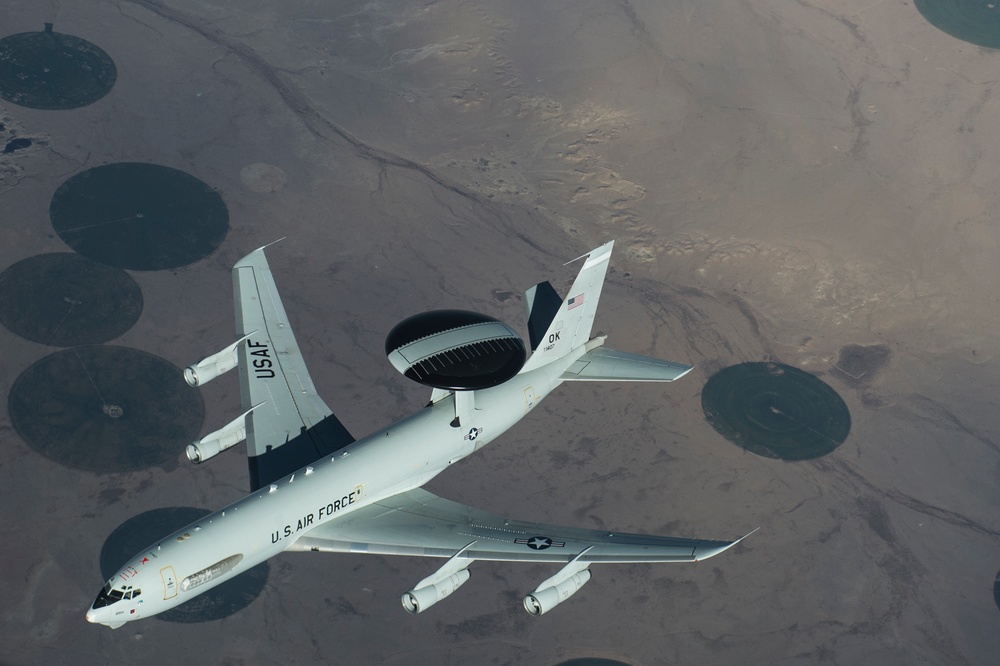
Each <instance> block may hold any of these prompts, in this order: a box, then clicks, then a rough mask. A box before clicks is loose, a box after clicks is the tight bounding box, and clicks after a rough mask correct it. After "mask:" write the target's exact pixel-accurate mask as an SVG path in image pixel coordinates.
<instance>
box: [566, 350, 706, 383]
mask: <svg viewBox="0 0 1000 666" xmlns="http://www.w3.org/2000/svg"><path fill="white" fill-rule="evenodd" d="M693 368H694V366H692V365H684V364H683V363H674V362H673V361H661V360H660V359H658V358H650V357H649V356H639V355H638V354H629V353H627V352H621V351H617V350H614V349H607V348H606V347H597V348H596V349H591V350H590V351H589V352H587V353H586V354H584V355H583V356H581V357H580V358H579V359H578V360H577V361H576V362H575V363H573V365H571V366H569V368H567V370H566V372H564V373H563V374H562V376H561V377H560V378H559V379H561V380H563V381H578V382H672V381H674V380H675V379H680V378H681V377H683V376H684V375H686V374H687V373H689V372H691V370H692V369H693Z"/></svg>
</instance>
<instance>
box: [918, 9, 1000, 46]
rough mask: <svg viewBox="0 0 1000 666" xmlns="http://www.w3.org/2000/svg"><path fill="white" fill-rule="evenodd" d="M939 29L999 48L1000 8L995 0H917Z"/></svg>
mask: <svg viewBox="0 0 1000 666" xmlns="http://www.w3.org/2000/svg"><path fill="white" fill-rule="evenodd" d="M913 4H914V5H915V6H916V8H917V11H919V12H920V13H921V14H923V16H924V18H925V19H927V22H928V23H930V24H931V25H933V26H934V27H935V28H937V29H938V30H941V31H943V32H946V33H948V34H949V35H951V36H952V37H955V38H956V39H960V40H962V41H963V42H969V43H970V44H975V45H977V46H985V47H986V48H988V49H1000V7H998V6H997V3H996V2H994V1H993V0H914V2H913Z"/></svg>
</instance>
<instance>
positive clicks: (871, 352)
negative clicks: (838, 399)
mask: <svg viewBox="0 0 1000 666" xmlns="http://www.w3.org/2000/svg"><path fill="white" fill-rule="evenodd" d="M891 356H892V351H891V350H890V349H889V348H888V347H886V346H885V345H870V346H868V347H862V346H861V345H844V346H843V347H841V348H840V357H839V358H838V359H837V363H836V365H834V366H833V374H834V376H836V377H839V378H840V379H841V380H842V381H843V382H844V383H845V384H847V385H848V386H851V387H854V388H857V387H859V386H865V385H867V384H870V383H871V382H872V380H873V379H875V377H876V376H877V375H878V373H879V371H881V370H882V368H884V367H885V365H886V364H887V363H888V362H889V357H891Z"/></svg>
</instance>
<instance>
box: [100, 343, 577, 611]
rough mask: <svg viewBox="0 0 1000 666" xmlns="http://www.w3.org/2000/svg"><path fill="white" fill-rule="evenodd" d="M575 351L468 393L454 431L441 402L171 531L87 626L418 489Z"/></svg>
mask: <svg viewBox="0 0 1000 666" xmlns="http://www.w3.org/2000/svg"><path fill="white" fill-rule="evenodd" d="M583 351H584V350H583V348H580V349H579V350H578V352H575V353H571V354H569V355H567V356H565V357H563V358H561V359H559V360H558V361H556V362H553V363H550V364H548V365H545V366H542V367H541V368H538V369H536V370H532V371H530V372H525V373H522V374H520V375H517V376H515V377H514V378H512V379H511V380H509V381H507V382H505V383H504V384H501V385H500V386H496V387H493V388H490V389H485V390H481V391H476V392H475V395H474V400H475V409H474V411H473V412H472V413H471V416H470V415H469V414H466V415H465V416H463V418H462V423H461V426H459V427H452V425H451V422H452V420H453V419H454V418H455V409H456V407H455V398H454V397H453V396H449V397H447V398H445V399H442V400H440V401H438V402H436V403H434V404H433V405H430V406H428V407H426V408H424V409H422V410H421V411H419V412H417V413H416V414H414V415H412V416H410V417H408V418H405V419H403V420H401V421H398V422H397V423H394V424H393V425H391V426H389V427H388V428H384V429H382V430H378V431H376V432H375V433H373V434H371V435H369V436H368V437H365V438H364V439H362V440H359V441H357V442H355V443H353V444H351V445H350V446H348V447H346V448H344V449H342V450H340V451H337V452H336V453H335V454H333V455H331V456H329V457H325V458H322V459H320V460H317V461H316V462H315V463H313V464H312V465H309V466H307V467H305V468H303V469H300V470H299V471H297V472H295V473H294V474H291V475H289V476H287V477H285V478H283V479H281V480H279V481H277V482H275V483H273V484H271V485H270V486H267V487H263V488H261V489H260V490H257V491H256V492H254V493H252V494H250V495H248V496H246V497H244V498H243V499H241V500H239V501H237V502H235V503H233V504H230V505H229V506H227V507H225V508H223V509H221V510H219V511H216V512H215V513H213V514H210V515H208V516H205V517H204V518H202V519H201V520H198V521H197V522H195V523H192V524H191V525H188V526H187V527H185V528H183V529H181V530H178V531H177V532H175V533H174V534H172V535H170V536H168V537H166V538H164V539H163V540H161V541H160V542H158V543H155V544H153V545H152V546H150V547H149V548H146V549H144V550H143V551H142V552H140V553H139V554H137V555H136V556H135V557H134V558H132V560H130V561H129V562H128V563H127V564H126V565H125V566H124V567H122V569H121V570H119V571H118V573H117V574H115V576H114V577H113V578H112V579H111V581H109V585H111V586H113V587H114V588H119V587H122V588H125V589H127V592H126V598H122V599H120V600H114V601H112V602H110V603H106V604H105V605H102V606H100V607H97V606H99V603H98V602H95V607H94V608H91V610H90V611H89V612H88V613H87V619H88V620H90V621H91V622H97V623H101V624H107V625H109V626H120V625H121V624H122V623H124V622H127V621H130V620H136V619H140V618H143V617H149V616H151V615H156V614H157V613H162V612H163V611H165V610H169V609H170V608H173V607H175V606H177V605H179V604H182V603H184V602H185V601H189V600H191V599H193V598H194V597H196V596H198V595H199V594H201V593H203V592H206V591H208V590H210V589H212V588H213V587H215V586H216V585H219V584H220V583H222V582H224V581H226V580H229V579H230V578H232V577H233V576H236V575H239V574H240V573H242V572H245V571H247V570H249V569H250V568H252V567H254V566H255V565H257V564H259V563H261V562H263V561H265V560H267V559H269V558H271V557H273V556H274V555H277V554H278V553H280V552H282V551H284V550H287V549H288V548H289V547H290V546H292V545H293V544H294V543H295V541H296V540H297V539H298V538H299V537H301V536H303V535H304V534H306V533H308V532H309V531H310V529H312V528H314V527H316V526H318V525H321V524H323V523H326V522H329V521H331V520H334V519H337V518H341V517H342V516H344V515H345V514H347V513H349V512H351V511H354V510H356V509H359V508H361V507H363V506H365V505H368V504H371V503H372V502H374V501H378V500H381V499H384V498H386V497H389V496H392V495H395V494H397V493H401V492H405V491H407V490H412V489H414V488H418V487H420V486H422V485H423V484H425V483H427V482H428V481H429V480H430V479H432V478H434V477H435V476H436V475H438V474H440V473H441V472H442V471H443V470H444V469H445V468H446V467H448V466H449V465H451V464H453V463H455V462H458V461H459V460H461V459H462V458H464V457H465V456H467V455H469V454H470V453H472V452H473V451H475V450H477V449H480V448H482V447H483V446H485V445H486V444H488V443H490V442H492V441H493V440H494V439H496V438H497V437H498V436H499V435H500V434H502V433H503V432H504V431H506V430H507V429H509V428H510V427H511V426H513V425H514V424H515V423H517V422H518V421H520V420H521V418H523V417H524V415H525V414H527V413H528V412H529V411H531V409H532V408H533V407H534V406H535V405H537V404H538V402H540V401H541V400H542V399H543V398H544V397H545V396H547V395H548V394H549V393H550V392H551V391H552V390H553V389H554V388H556V387H557V386H558V385H559V384H560V383H561V380H560V375H562V373H563V371H564V370H565V369H566V368H567V367H568V366H569V365H570V364H571V363H573V361H574V360H576V358H578V357H579V356H580V355H581V354H582V353H583ZM106 589H111V588H106ZM136 590H139V591H140V592H141V593H140V594H135V591H136ZM129 596H130V597H131V598H128V597H129ZM98 601H100V598H99V599H98Z"/></svg>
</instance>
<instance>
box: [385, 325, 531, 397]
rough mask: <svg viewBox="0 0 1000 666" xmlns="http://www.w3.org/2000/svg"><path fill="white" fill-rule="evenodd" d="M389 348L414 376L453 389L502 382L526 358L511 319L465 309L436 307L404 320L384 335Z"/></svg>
mask: <svg viewBox="0 0 1000 666" xmlns="http://www.w3.org/2000/svg"><path fill="white" fill-rule="evenodd" d="M385 353H386V355H387V356H388V357H389V362H390V363H392V365H393V367H395V368H396V369H397V370H399V371H400V372H401V373H403V374H404V375H405V376H407V377H409V378H410V379H412V380H413V381H415V382H419V383H421V384H424V385H425V386H431V387H434V388H439V389H447V390H451V391H472V390H478V389H484V388H490V387H491V386H496V385H498V384H502V383H503V382H505V381H507V380H508V379H510V378H511V377H513V376H514V375H516V374H517V373H518V371H519V370H520V369H521V366H523V365H524V361H525V358H526V357H527V352H526V351H525V348H524V342H523V341H522V340H521V337H520V336H519V335H518V334H517V332H516V331H514V330H513V329H511V328H510V327H509V326H507V324H504V323H503V322H501V321H498V320H496V319H494V318H493V317H487V316H486V315H482V314H478V313H476V312H467V311H465V310H432V311H431V312H422V313H420V314H418V315H414V316H412V317H409V318H408V319H404V320H403V321H401V322H400V323H398V324H397V325H396V326H395V328H393V329H392V330H391V331H390V332H389V335H388V336H387V337H386V340H385Z"/></svg>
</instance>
